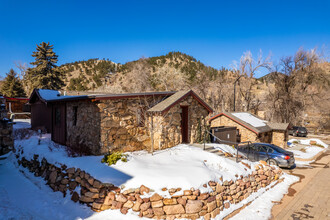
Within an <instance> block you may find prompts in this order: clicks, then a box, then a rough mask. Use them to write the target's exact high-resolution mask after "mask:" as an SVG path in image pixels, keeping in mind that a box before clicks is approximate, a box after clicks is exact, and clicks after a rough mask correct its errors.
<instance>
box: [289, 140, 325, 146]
mask: <svg viewBox="0 0 330 220" xmlns="http://www.w3.org/2000/svg"><path fill="white" fill-rule="evenodd" d="M311 141H315V142H316V143H317V144H319V145H321V146H323V147H324V148H328V147H329V145H327V144H326V143H324V142H323V141H321V140H320V139H316V138H311V139H290V140H289V141H288V142H289V143H293V144H294V142H297V143H298V144H303V145H308V146H311V144H310V142H311Z"/></svg>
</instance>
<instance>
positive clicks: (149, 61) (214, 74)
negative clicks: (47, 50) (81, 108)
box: [59, 52, 228, 92]
mask: <svg viewBox="0 0 330 220" xmlns="http://www.w3.org/2000/svg"><path fill="white" fill-rule="evenodd" d="M59 68H60V69H61V70H62V71H63V72H64V73H65V76H66V77H65V78H66V79H65V83H66V89H68V90H75V91H85V90H104V89H106V90H108V89H110V90H113V89H112V88H110V87H115V88H118V87H120V91H118V92H125V91H126V92H130V89H129V87H134V86H135V85H133V84H132V85H130V83H127V82H126V83H122V82H123V81H125V80H128V81H130V78H131V76H132V75H134V78H135V79H136V77H137V78H141V79H142V80H146V81H147V82H148V83H149V85H148V86H147V88H148V89H149V90H164V89H165V90H168V89H169V88H165V87H170V88H171V89H175V90H178V89H180V88H174V87H173V85H163V84H164V83H165V84H166V82H163V81H164V80H165V78H166V75H167V74H169V72H171V73H172V74H174V75H177V76H178V77H179V78H180V79H183V80H184V81H185V83H187V85H188V84H189V85H190V86H192V85H194V84H196V82H197V81H198V79H200V78H201V77H203V78H204V77H207V78H208V79H216V78H218V77H223V76H224V75H225V74H227V73H228V70H226V69H224V68H222V69H221V70H217V69H215V68H213V67H209V66H206V65H204V64H203V63H201V62H200V61H198V60H196V59H195V58H194V57H192V56H189V55H187V54H184V53H181V52H170V53H168V54H166V55H163V56H157V57H150V58H141V59H139V60H136V61H131V62H127V63H125V64H123V65H122V64H116V63H114V62H112V61H110V60H105V59H103V60H99V59H89V60H87V61H77V62H74V63H67V64H64V65H61V66H60V67H59ZM137 72H138V73H137ZM160 74H161V76H160ZM174 75H172V76H171V77H175V76H174ZM175 78H176V77H175ZM137 80H139V79H137ZM121 84H125V85H122V86H124V88H123V87H122V86H120V85H121ZM133 90H134V89H133ZM113 92H115V91H113Z"/></svg>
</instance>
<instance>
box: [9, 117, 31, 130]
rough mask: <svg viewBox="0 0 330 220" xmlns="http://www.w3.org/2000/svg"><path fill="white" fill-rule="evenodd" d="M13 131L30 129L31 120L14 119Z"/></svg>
mask: <svg viewBox="0 0 330 220" xmlns="http://www.w3.org/2000/svg"><path fill="white" fill-rule="evenodd" d="M13 128H14V130H15V129H16V130H17V129H22V128H31V119H14V125H13Z"/></svg>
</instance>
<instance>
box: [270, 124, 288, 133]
mask: <svg viewBox="0 0 330 220" xmlns="http://www.w3.org/2000/svg"><path fill="white" fill-rule="evenodd" d="M267 125H268V126H269V127H270V128H271V129H272V130H279V131H285V130H286V129H288V127H289V123H273V122H268V123H267Z"/></svg>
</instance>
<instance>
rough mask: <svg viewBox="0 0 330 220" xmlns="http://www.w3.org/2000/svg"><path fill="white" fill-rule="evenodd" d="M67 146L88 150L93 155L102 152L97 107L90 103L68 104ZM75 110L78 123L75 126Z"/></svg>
mask: <svg viewBox="0 0 330 220" xmlns="http://www.w3.org/2000/svg"><path fill="white" fill-rule="evenodd" d="M66 108H67V110H66V112H67V114H66V115H67V118H66V123H67V128H66V129H67V137H66V139H67V146H69V147H73V148H75V149H77V148H88V149H89V151H90V152H91V153H92V154H101V153H103V152H102V151H100V148H99V146H100V139H101V130H100V112H99V109H98V108H97V106H96V105H95V104H94V103H92V102H89V101H79V102H67V106H66ZM74 108H77V121H76V125H74Z"/></svg>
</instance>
